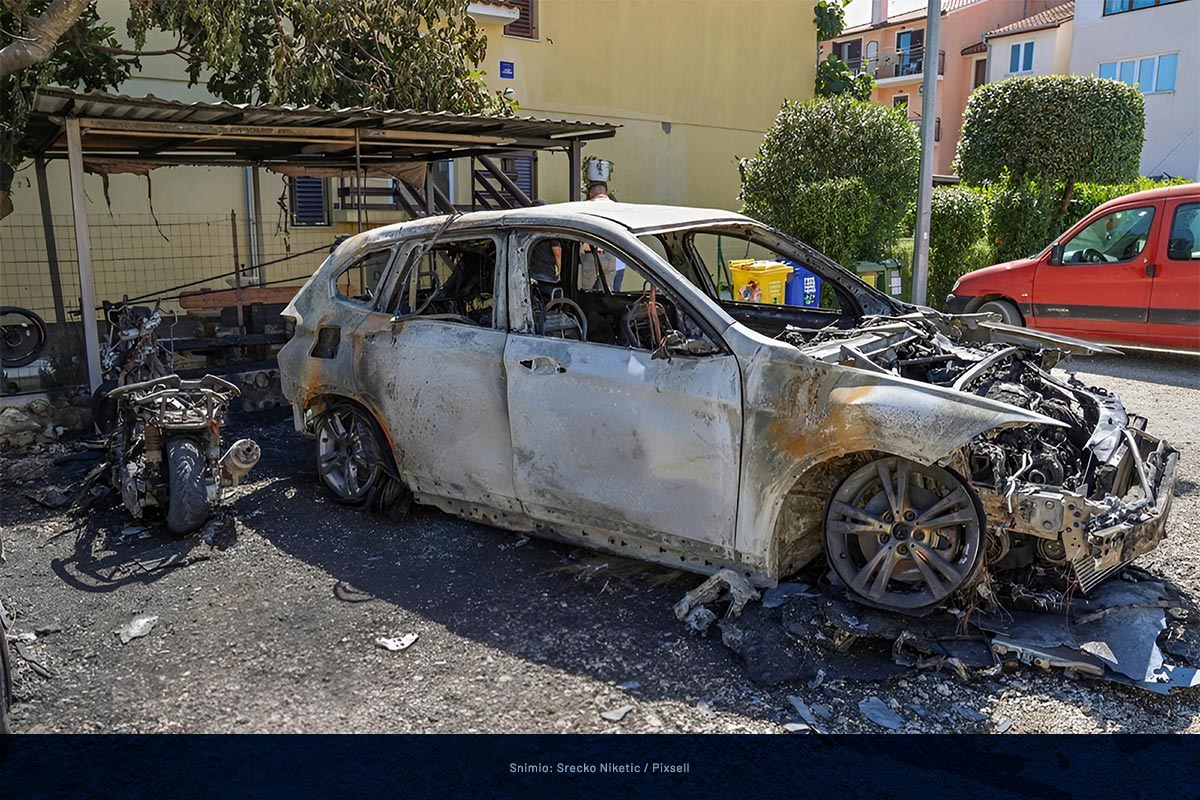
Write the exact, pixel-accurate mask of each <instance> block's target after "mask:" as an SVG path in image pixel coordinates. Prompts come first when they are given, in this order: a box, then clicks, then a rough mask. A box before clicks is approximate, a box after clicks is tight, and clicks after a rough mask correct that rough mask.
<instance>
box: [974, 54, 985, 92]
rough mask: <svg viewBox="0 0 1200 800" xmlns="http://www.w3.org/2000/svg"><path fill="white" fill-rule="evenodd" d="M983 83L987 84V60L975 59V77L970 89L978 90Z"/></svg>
mask: <svg viewBox="0 0 1200 800" xmlns="http://www.w3.org/2000/svg"><path fill="white" fill-rule="evenodd" d="M985 83H987V59H986V58H977V59H975V77H974V80H972V81H971V89H972V90H974V89H978V88H979V87H980V86H983V85H984V84H985Z"/></svg>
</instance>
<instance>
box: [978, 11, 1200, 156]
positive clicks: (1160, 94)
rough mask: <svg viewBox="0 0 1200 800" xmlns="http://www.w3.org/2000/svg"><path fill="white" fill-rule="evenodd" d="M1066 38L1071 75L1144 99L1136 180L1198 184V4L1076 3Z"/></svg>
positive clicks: (1058, 122) (1199, 65)
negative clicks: (1117, 84)
mask: <svg viewBox="0 0 1200 800" xmlns="http://www.w3.org/2000/svg"><path fill="white" fill-rule="evenodd" d="M1071 38H1072V42H1071V63H1070V72H1073V73H1076V74H1079V75H1089V74H1091V75H1098V76H1099V77H1102V78H1115V79H1117V80H1121V81H1124V82H1126V83H1128V84H1130V85H1132V86H1137V87H1138V88H1139V89H1140V90H1141V91H1142V93H1143V94H1144V95H1145V96H1146V143H1145V145H1144V146H1143V148H1142V168H1141V171H1142V174H1143V175H1149V176H1152V177H1153V176H1159V175H1171V176H1177V177H1184V178H1189V179H1191V180H1197V179H1200V0H1076V3H1075V21H1074V31H1073V35H1072V37H1071ZM1035 48H1036V46H1035ZM1035 58H1036V52H1035ZM996 60H1000V59H996ZM1004 61H1005V64H1004V65H1003V66H1007V59H1004ZM1047 122H1048V123H1050V124H1067V125H1069V124H1070V120H1057V121H1053V123H1052V121H1050V120H1047Z"/></svg>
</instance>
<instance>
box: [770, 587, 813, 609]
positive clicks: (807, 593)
mask: <svg viewBox="0 0 1200 800" xmlns="http://www.w3.org/2000/svg"><path fill="white" fill-rule="evenodd" d="M797 597H820V594H819V593H818V592H814V591H813V590H812V589H810V588H808V584H804V583H781V584H779V585H778V586H776V587H774V588H772V589H767V591H765V592H763V598H762V605H763V608H779V607H780V606H782V605H786V604H787V603H789V602H791V601H792V600H793V599H795V598H797Z"/></svg>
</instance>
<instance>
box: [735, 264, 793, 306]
mask: <svg viewBox="0 0 1200 800" xmlns="http://www.w3.org/2000/svg"><path fill="white" fill-rule="evenodd" d="M729 272H730V274H731V275H732V276H733V299H734V300H740V301H742V302H743V303H767V304H769V305H775V306H780V305H783V298H784V293H785V290H786V289H787V282H788V278H789V277H791V275H792V267H791V265H789V264H781V263H780V262H778V261H755V260H754V259H753V258H742V259H733V260H730V262H729Z"/></svg>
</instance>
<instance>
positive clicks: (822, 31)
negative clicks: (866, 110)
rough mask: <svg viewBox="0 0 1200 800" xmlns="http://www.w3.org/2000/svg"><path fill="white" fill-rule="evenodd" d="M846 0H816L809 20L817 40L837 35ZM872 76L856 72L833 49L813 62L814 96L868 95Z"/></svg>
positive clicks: (842, 24) (861, 97)
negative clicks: (811, 17) (814, 75)
mask: <svg viewBox="0 0 1200 800" xmlns="http://www.w3.org/2000/svg"><path fill="white" fill-rule="evenodd" d="M849 3H850V0H817V4H816V6H815V8H814V9H813V21H814V22H815V23H816V24H817V41H818V42H826V41H829V40H830V39H833V38H835V37H837V36H840V35H841V33H842V31H843V30H845V28H846V6H847V5H849ZM874 88H875V78H874V77H872V76H871V75H869V74H868V73H866V72H857V71H855V70H854V69H853V68H852V67H851V66H850V65H849V64H847V63H846V62H845V61H842V60H841V59H840V58H838V56H837V55H836V54H834V53H830V54H829V55H828V56H827V57H826V58H825V60H824V61H818V62H817V79H816V93H817V97H835V96H837V95H840V94H845V95H848V96H850V97H853V98H855V99H858V100H869V99H871V90H873V89H874Z"/></svg>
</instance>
